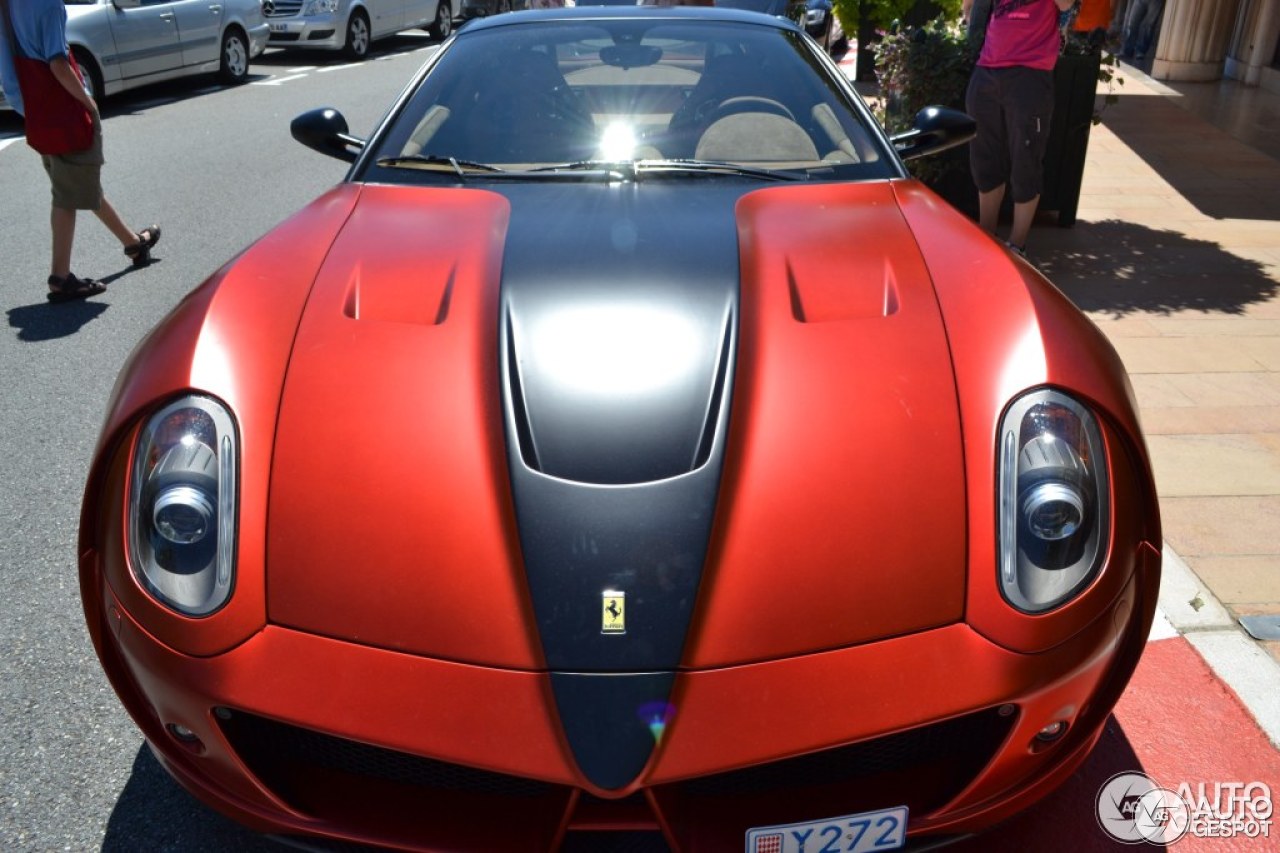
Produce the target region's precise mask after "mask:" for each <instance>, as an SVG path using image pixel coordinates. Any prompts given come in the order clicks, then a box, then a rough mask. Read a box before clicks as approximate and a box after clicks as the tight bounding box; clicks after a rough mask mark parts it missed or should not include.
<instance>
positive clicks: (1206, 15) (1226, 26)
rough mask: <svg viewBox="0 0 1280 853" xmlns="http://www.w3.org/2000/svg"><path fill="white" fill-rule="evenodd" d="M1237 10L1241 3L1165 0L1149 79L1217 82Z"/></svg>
mask: <svg viewBox="0 0 1280 853" xmlns="http://www.w3.org/2000/svg"><path fill="white" fill-rule="evenodd" d="M1239 7H1240V0H1166V2H1165V6H1164V23H1163V24H1161V26H1160V40H1159V42H1158V43H1157V44H1156V58H1155V61H1154V62H1153V63H1152V64H1151V76H1152V77H1154V78H1156V79H1157V80H1188V81H1207V80H1218V79H1220V78H1221V77H1222V70H1223V65H1224V63H1225V60H1226V58H1227V45H1228V44H1230V42H1231V34H1232V32H1233V31H1234V30H1235V24H1236V14H1237V12H1238V11H1239Z"/></svg>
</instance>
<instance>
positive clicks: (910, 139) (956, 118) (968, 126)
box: [890, 107, 978, 160]
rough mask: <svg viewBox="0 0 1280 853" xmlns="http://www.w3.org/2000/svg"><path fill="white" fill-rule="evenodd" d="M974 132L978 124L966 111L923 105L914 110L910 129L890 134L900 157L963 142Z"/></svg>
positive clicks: (973, 134) (950, 146)
mask: <svg viewBox="0 0 1280 853" xmlns="http://www.w3.org/2000/svg"><path fill="white" fill-rule="evenodd" d="M977 135H978V125H977V123H976V122H974V120H973V119H971V118H970V117H969V116H968V115H967V114H965V113H962V112H960V111H959V110H952V109H948V108H947V107H925V108H924V109H922V110H921V111H920V112H918V113H916V120H915V122H914V123H913V125H912V128H911V130H908V131H907V132H905V133H899V134H897V135H896V136H893V137H892V138H891V140H890V141H891V142H893V147H894V148H896V149H897V151H898V156H899V157H901V158H902V159H903V160H914V159H915V158H916V157H923V156H925V155H926V154H937V153H938V152H939V151H946V150H947V149H948V148H955V147H956V146H957V145H964V144H965V143H966V142H968V141H969V140H970V139H973V138H974V137H975V136H977Z"/></svg>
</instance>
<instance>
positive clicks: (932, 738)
mask: <svg viewBox="0 0 1280 853" xmlns="http://www.w3.org/2000/svg"><path fill="white" fill-rule="evenodd" d="M1011 723H1012V718H1011V717H1002V716H1000V714H999V712H998V711H995V710H991V711H983V712H980V713H977V714H969V715H967V716H964V717H956V718H955V719H951V720H946V721H944V722H941V723H934V724H933V725H929V726H921V727H920V728H916V729H910V730H909V731H905V732H898V733H896V734H891V735H885V736H884V737H880V738H876V739H874V740H868V741H863V742H861V743H855V744H853V745H851V746H845V747H839V748H836V749H828V750H823V751H822V752H815V753H811V754H809V755H802V756H800V757H798V758H789V759H785V760H783V761H775V762H772V763H770V764H763V765H760V766H758V767H748V768H746V769H743V770H734V771H731V772H728V773H721V774H718V775H716V776H704V777H701V778H698V779H693V780H690V781H688V782H685V783H683V784H682V788H683V789H684V791H685V792H686V793H688V794H693V795H702V796H708V795H709V796H723V795H733V796H740V795H743V794H755V793H763V792H768V791H775V790H790V789H793V788H795V787H796V786H797V785H804V786H823V785H839V784H843V783H847V782H854V781H858V780H861V779H868V778H875V777H880V776H884V775H886V774H893V773H899V772H902V771H904V770H913V769H917V768H921V769H922V768H925V767H927V766H929V765H938V764H942V765H946V766H947V767H949V768H950V769H951V772H952V774H953V775H954V777H955V779H956V782H957V783H961V786H963V784H968V782H969V780H971V779H972V778H973V777H974V776H976V775H977V773H978V771H979V770H981V769H982V767H983V765H985V764H986V763H987V761H988V760H989V759H990V758H991V756H992V754H993V753H994V752H995V749H996V747H998V746H999V745H1000V743H1001V742H1003V741H1004V738H1005V735H1006V734H1008V731H1009V726H1010V724H1011ZM952 787H954V786H952ZM958 793H959V790H958V789H957V790H955V791H954V792H953V793H952V796H954V794H958ZM941 805H942V803H936V804H933V807H934V808H936V807H938V806H941Z"/></svg>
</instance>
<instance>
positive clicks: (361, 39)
mask: <svg viewBox="0 0 1280 853" xmlns="http://www.w3.org/2000/svg"><path fill="white" fill-rule="evenodd" d="M461 6H462V0H263V3H262V8H263V11H264V12H266V15H267V20H268V21H269V22H270V25H271V38H270V41H269V42H268V43H269V45H270V46H271V47H305V48H316V49H320V50H341V51H342V52H343V53H345V54H346V55H347V56H348V57H350V58H351V59H363V58H364V57H365V55H366V54H368V52H369V45H370V44H371V43H372V42H373V41H375V40H377V39H380V38H385V37H387V36H392V35H395V34H396V33H398V32H401V31H402V30H409V29H413V28H415V27H420V28H422V29H424V30H429V31H430V32H431V34H432V35H433V36H435V37H436V38H438V39H441V40H443V39H446V38H448V37H449V34H450V33H452V32H453V20H454V18H456V17H458V14H459V12H460V11H461Z"/></svg>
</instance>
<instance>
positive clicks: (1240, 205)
mask: <svg viewBox="0 0 1280 853" xmlns="http://www.w3.org/2000/svg"><path fill="white" fill-rule="evenodd" d="M1122 76H1123V72H1122ZM1102 124H1103V125H1105V126H1106V128H1107V129H1108V130H1110V131H1111V132H1112V133H1114V134H1115V135H1116V137H1117V138H1118V139H1119V140H1120V141H1121V142H1123V143H1124V144H1125V145H1126V146H1128V147H1129V148H1130V149H1131V150H1133V152H1134V153H1135V154H1137V155H1138V156H1139V157H1141V158H1142V159H1143V161H1145V162H1146V164H1147V165H1148V166H1150V167H1151V168H1152V169H1154V170H1155V171H1156V172H1158V173H1159V175H1160V177H1161V178H1162V179H1164V181H1165V182H1167V183H1168V184H1169V185H1170V186H1171V187H1172V188H1173V189H1174V190H1176V191H1177V192H1178V194H1179V195H1181V196H1182V197H1183V198H1185V199H1186V200H1187V201H1188V202H1190V203H1191V204H1193V205H1195V207H1196V209H1198V210H1199V211H1200V212H1201V213H1203V214H1204V215H1205V216H1210V217H1213V218H1215V219H1255V220H1277V219H1280V205H1277V204H1276V203H1275V199H1276V197H1277V196H1278V195H1280V161H1277V160H1275V159H1273V158H1272V157H1269V156H1267V154H1265V153H1263V152H1262V151H1260V150H1258V149H1257V148H1254V147H1252V146H1250V145H1247V144H1245V143H1243V142H1240V141H1239V140H1237V139H1235V138H1234V137H1232V136H1231V135H1230V134H1228V133H1227V132H1225V131H1223V130H1220V129H1219V128H1217V127H1214V126H1213V125H1212V124H1209V123H1208V122H1207V121H1206V120H1205V119H1203V118H1201V117H1200V116H1199V115H1198V114H1196V113H1193V112H1191V111H1190V110H1189V109H1184V108H1183V107H1181V106H1179V104H1178V100H1177V98H1176V97H1173V96H1160V95H1121V96H1120V97H1119V99H1118V101H1117V102H1116V103H1115V104H1113V105H1111V106H1109V107H1108V108H1107V109H1106V110H1104V111H1103V113H1102Z"/></svg>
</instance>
